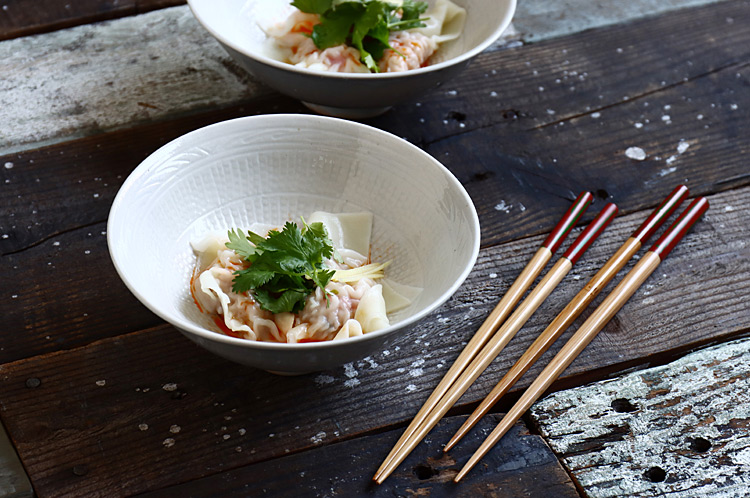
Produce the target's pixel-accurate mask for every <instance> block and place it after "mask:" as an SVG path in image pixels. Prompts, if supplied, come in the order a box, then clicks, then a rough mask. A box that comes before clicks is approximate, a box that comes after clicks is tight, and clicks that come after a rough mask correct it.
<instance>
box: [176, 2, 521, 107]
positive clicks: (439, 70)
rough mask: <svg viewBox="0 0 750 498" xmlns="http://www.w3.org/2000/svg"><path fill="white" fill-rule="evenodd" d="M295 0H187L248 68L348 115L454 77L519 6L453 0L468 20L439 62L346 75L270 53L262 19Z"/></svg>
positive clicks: (309, 101) (296, 95) (314, 104)
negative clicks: (286, 60) (289, 61)
mask: <svg viewBox="0 0 750 498" xmlns="http://www.w3.org/2000/svg"><path fill="white" fill-rule="evenodd" d="M290 1H291V0H188V5H190V9H191V10H192V12H193V14H194V15H195V17H196V19H197V20H198V22H199V23H200V24H202V25H203V27H205V28H206V29H207V30H208V32H209V33H211V35H213V36H214V37H215V38H216V39H217V40H218V41H219V43H221V45H222V46H223V47H224V48H225V49H226V50H227V52H229V54H230V55H231V56H232V57H233V58H234V59H235V60H236V61H237V62H238V63H239V64H240V65H241V66H242V67H243V68H245V70H247V71H249V72H250V73H251V74H253V75H254V76H255V77H257V78H258V79H259V80H261V81H263V82H264V83H266V84H267V85H268V86H270V87H272V88H274V89H276V90H278V91H279V92H281V93H284V94H286V95H289V96H291V97H294V98H297V99H299V100H301V101H303V102H304V103H305V104H307V105H308V107H310V108H312V109H314V110H316V111H318V112H321V113H323V114H330V115H333V116H338V117H346V118H363V117H368V116H375V115H378V114H381V113H383V112H385V111H386V110H387V109H388V108H390V107H391V106H393V105H394V104H396V103H399V102H402V101H405V100H408V99H411V98H413V97H415V96H418V95H420V94H424V93H425V92H427V91H428V90H430V89H432V88H433V87H435V86H436V85H439V84H441V83H443V82H445V81H448V80H450V79H451V78H453V77H454V76H456V75H457V74H458V73H459V72H461V71H462V70H463V69H464V68H465V67H466V66H467V65H468V64H469V62H470V61H471V59H472V58H473V57H475V56H476V55H477V54H479V53H480V52H482V51H483V50H484V49H486V48H487V47H489V46H490V45H491V44H492V43H494V42H495V41H496V40H497V39H498V38H499V37H500V35H501V34H502V33H503V31H505V29H506V28H507V27H508V25H509V24H510V21H511V19H512V17H513V14H514V12H515V9H516V0H471V1H469V0H453V1H454V2H455V3H456V4H458V5H460V6H462V7H464V8H465V9H466V12H467V14H466V22H465V25H464V29H463V32H462V34H461V36H460V37H459V38H458V39H456V40H454V41H452V42H448V43H445V44H443V45H441V46H440V48H439V50H438V53H437V54H436V55H435V56H433V59H434V60H436V61H438V62H436V63H435V64H431V65H429V66H427V67H423V68H420V69H414V70H411V71H405V72H400V73H379V74H346V73H328V72H323V71H316V70H312V69H307V68H299V67H296V66H293V65H290V64H287V63H284V62H280V61H278V60H275V59H273V58H272V57H271V56H270V55H269V53H268V48H267V47H268V45H267V43H266V35H265V33H264V32H263V30H262V29H260V27H259V22H261V23H263V22H266V23H267V22H268V20H269V19H270V20H273V19H275V17H274V16H276V13H278V12H281V11H282V10H283V9H285V8H286V7H287V6H288V4H289V3H290ZM434 1H435V0H429V3H430V4H433V3H434ZM277 17H278V16H277ZM282 18H283V17H282Z"/></svg>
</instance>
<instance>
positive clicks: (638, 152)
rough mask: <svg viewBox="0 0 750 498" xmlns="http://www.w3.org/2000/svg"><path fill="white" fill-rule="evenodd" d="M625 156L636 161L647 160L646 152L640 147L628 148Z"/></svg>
mask: <svg viewBox="0 0 750 498" xmlns="http://www.w3.org/2000/svg"><path fill="white" fill-rule="evenodd" d="M625 155H626V156H627V157H629V158H630V159H634V160H636V161H643V160H644V159H646V152H645V151H644V150H643V149H641V148H640V147H628V148H627V149H626V150H625Z"/></svg>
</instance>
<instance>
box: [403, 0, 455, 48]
mask: <svg viewBox="0 0 750 498" xmlns="http://www.w3.org/2000/svg"><path fill="white" fill-rule="evenodd" d="M428 14H429V15H428V19H427V20H426V21H424V23H425V25H426V26H424V27H423V28H415V29H414V30H413V31H417V32H419V33H422V34H423V35H425V36H429V37H430V38H432V40H433V41H435V42H436V43H445V42H447V41H451V40H455V39H456V38H458V37H459V36H460V35H461V31H463V29H464V22H465V21H466V10H465V9H463V8H461V7H459V6H458V5H456V4H455V3H453V2H451V1H450V0H438V1H437V2H436V3H435V6H434V7H431V8H430V10H429V12H428Z"/></svg>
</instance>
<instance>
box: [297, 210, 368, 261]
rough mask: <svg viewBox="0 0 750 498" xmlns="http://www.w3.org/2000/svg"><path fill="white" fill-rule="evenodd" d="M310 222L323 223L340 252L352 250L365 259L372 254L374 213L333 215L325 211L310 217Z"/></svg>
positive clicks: (317, 212) (316, 212) (334, 245)
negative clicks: (371, 240) (371, 239)
mask: <svg viewBox="0 0 750 498" xmlns="http://www.w3.org/2000/svg"><path fill="white" fill-rule="evenodd" d="M309 222H310V223H317V222H321V223H323V225H324V226H325V227H326V230H327V231H328V238H330V239H331V242H333V247H335V248H336V249H338V250H339V251H340V250H342V249H351V250H352V251H356V252H358V253H359V254H361V255H363V256H365V257H367V256H368V255H369V254H370V238H371V237H372V213H367V212H362V213H340V214H332V213H326V212H324V211H315V212H314V213H313V214H311V215H310V221H309ZM342 256H343V254H342Z"/></svg>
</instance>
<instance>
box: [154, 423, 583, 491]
mask: <svg viewBox="0 0 750 498" xmlns="http://www.w3.org/2000/svg"><path fill="white" fill-rule="evenodd" d="M496 420H497V419H496V417H495V416H493V417H489V418H488V420H487V421H486V422H485V423H484V424H483V426H482V427H481V428H480V431H481V432H480V434H481V433H484V432H486V431H488V430H489V429H490V428H491V424H492V423H493V422H495V421H496ZM461 421H462V417H451V418H448V419H444V420H443V421H442V422H441V423H440V424H439V425H438V426H437V427H436V428H435V431H434V432H433V437H435V438H436V439H445V438H446V437H448V436H449V435H450V433H451V431H452V430H454V429H456V427H458V424H460V423H461ZM397 436H398V434H397V431H389V432H386V433H383V434H377V435H372V436H366V437H362V438H357V439H354V440H349V441H344V442H341V443H336V444H332V445H326V446H323V447H320V448H315V449H313V450H310V451H308V452H305V453H302V454H299V455H291V456H286V457H283V458H279V459H276V460H271V461H268V462H261V463H258V464H255V465H249V466H246V467H242V468H239V469H236V470H231V471H228V472H225V473H222V474H220V475H216V476H211V477H207V478H205V479H200V480H197V481H191V482H187V483H184V484H181V485H178V486H174V487H170V488H165V489H162V490H159V491H156V492H151V493H146V494H144V495H143V496H144V498H156V497H162V496H163V497H167V496H182V497H196V498H197V497H202V496H216V495H221V496H247V495H248V494H256V495H260V494H266V495H268V496H283V495H290V494H293V495H294V496H296V497H306V496H310V497H312V496H331V497H333V496H341V497H352V496H363V497H364V496H373V497H378V496H383V497H385V496H430V497H436V498H437V497H447V496H457V497H476V496H485V497H498V498H499V497H508V496H513V497H519V498H520V497H532V498H533V497H538V496H545V495H547V496H555V497H560V498H578V496H579V495H578V492H577V491H576V489H575V486H574V485H573V483H572V482H571V480H570V478H569V476H568V475H567V474H566V473H565V471H564V470H563V468H562V467H561V466H560V464H559V462H558V461H557V459H556V458H555V457H554V456H553V455H552V453H551V451H550V450H549V448H548V447H547V446H546V444H545V443H544V442H543V441H542V439H541V438H539V437H538V436H534V435H530V434H529V433H528V432H527V431H526V430H525V428H524V427H523V426H522V425H521V424H519V425H516V426H515V427H514V428H513V430H512V432H511V434H510V435H509V437H508V438H506V440H505V441H503V443H502V445H500V446H499V448H498V451H497V452H495V453H494V454H493V455H492V458H488V459H487V460H486V461H485V462H484V465H483V467H482V468H481V469H478V472H477V474H476V475H475V476H473V478H471V479H467V480H466V481H465V482H463V483H462V484H461V486H460V487H456V486H453V485H452V483H451V482H450V481H451V479H452V477H453V475H454V474H455V472H456V467H457V466H458V465H460V464H461V463H462V462H463V461H464V460H466V458H468V456H469V455H468V453H466V452H464V453H462V452H456V453H453V454H451V455H450V456H446V455H443V453H442V452H441V451H440V449H439V448H435V447H422V448H421V449H420V450H418V451H417V452H415V453H414V454H412V455H410V457H409V459H408V460H406V461H405V462H404V465H403V466H402V470H401V471H399V472H398V473H396V474H394V475H393V476H391V477H390V478H389V479H388V480H387V481H385V483H383V484H381V485H376V484H374V483H373V482H372V481H371V480H370V478H369V477H370V475H371V474H372V472H374V470H375V467H376V466H377V461H378V455H380V454H382V453H384V452H387V451H388V448H389V447H390V446H391V445H392V444H393V442H394V441H395V439H396V437H397ZM332 467H333V468H335V471H332Z"/></svg>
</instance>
